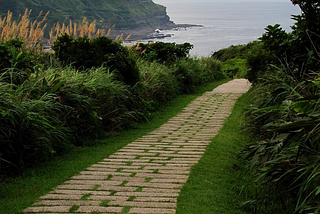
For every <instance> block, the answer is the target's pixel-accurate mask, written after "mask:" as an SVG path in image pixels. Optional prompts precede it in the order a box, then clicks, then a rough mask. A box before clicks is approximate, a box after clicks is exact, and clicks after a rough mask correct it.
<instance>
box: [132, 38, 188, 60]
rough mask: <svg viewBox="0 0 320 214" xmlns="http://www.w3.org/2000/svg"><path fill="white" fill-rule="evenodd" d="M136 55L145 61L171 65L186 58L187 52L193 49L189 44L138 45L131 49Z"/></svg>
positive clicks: (160, 43) (158, 43)
mask: <svg viewBox="0 0 320 214" xmlns="http://www.w3.org/2000/svg"><path fill="white" fill-rule="evenodd" d="M133 48H134V49H135V50H136V53H137V54H138V55H139V56H140V57H142V58H143V59H145V60H148V61H156V62H159V63H164V62H167V63H173V62H175V61H176V60H179V59H181V58H186V57H187V56H188V55H189V51H190V50H191V49H192V48H193V45H191V44H190V43H184V44H176V43H164V42H155V43H152V42H150V43H148V44H144V43H138V44H137V45H135V46H134V47H133Z"/></svg>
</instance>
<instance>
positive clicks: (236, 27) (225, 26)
mask: <svg viewBox="0 0 320 214" xmlns="http://www.w3.org/2000/svg"><path fill="white" fill-rule="evenodd" d="M154 2H155V3H157V4H161V5H164V6H165V7H167V12H168V15H169V16H170V18H171V20H172V21H174V22H175V23H176V24H197V25H203V27H193V28H187V29H179V30H169V31H163V33H164V34H170V35H172V36H171V37H168V38H163V39H153V41H164V42H176V43H184V42H189V43H191V44H193V45H194V49H193V50H192V51H191V54H192V55H196V56H209V55H210V54H212V53H213V52H215V51H217V50H219V49H221V48H226V47H229V46H230V45H238V44H246V43H248V42H251V41H254V40H256V39H258V38H259V37H260V36H261V35H262V34H263V33H264V32H265V27H266V26H267V25H274V24H280V25H281V27H282V28H283V29H285V30H286V31H290V30H291V28H290V26H292V25H293V23H294V21H293V20H292V19H291V15H293V14H294V15H297V14H300V9H299V7H298V6H293V5H292V3H291V1H290V0H154Z"/></svg>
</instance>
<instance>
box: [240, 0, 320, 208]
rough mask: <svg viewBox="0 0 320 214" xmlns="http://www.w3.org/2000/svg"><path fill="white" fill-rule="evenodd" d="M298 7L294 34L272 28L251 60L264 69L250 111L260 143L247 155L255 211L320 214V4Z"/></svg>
mask: <svg viewBox="0 0 320 214" xmlns="http://www.w3.org/2000/svg"><path fill="white" fill-rule="evenodd" d="M293 3H294V4H299V6H300V8H301V9H302V12H303V14H302V15H301V16H296V17H295V20H296V21H297V22H296V23H295V25H294V26H293V32H292V33H286V32H285V31H283V30H282V29H281V28H280V26H279V25H275V26H268V27H267V28H266V33H265V34H264V35H263V36H262V37H261V41H262V45H263V49H261V50H262V52H261V53H260V54H258V55H256V56H254V57H252V58H251V61H249V64H251V65H255V66H254V67H256V68H257V71H259V72H257V73H256V75H255V76H254V78H253V80H254V81H255V83H256V86H255V92H254V93H255V97H254V99H253V101H254V102H253V105H252V106H251V108H250V109H249V111H248V113H247V119H248V124H247V128H248V130H249V131H250V132H251V133H252V134H253V136H254V138H255V139H257V143H255V144H253V145H250V146H248V147H247V148H246V150H245V151H244V152H243V155H244V156H243V157H244V161H245V163H246V166H247V169H248V171H249V173H250V175H251V179H250V181H249V188H248V192H249V196H250V197H249V198H248V201H247V202H246V205H247V206H248V207H250V209H251V211H252V213H261V214H262V213H264V214H269V213H270V214H271V213H279V214H288V213H290V214H291V213H301V214H306V213H319V212H320V194H319V193H320V185H319V183H320V176H319V175H320V164H319V163H320V162H319V160H320V144H319V142H320V141H319V139H320V129H319V125H320V113H319V109H320V106H319V99H320V93H319V92H320V84H319V73H320V70H319V65H320V64H319V62H320V60H319V59H320V55H319V54H318V53H319V51H320V43H319V42H320V36H319V35H320V27H319V23H320V8H319V6H320V5H319V4H320V3H319V1H314V0H295V1H293ZM267 63H270V64H271V65H269V66H268V65H266V64H267Z"/></svg>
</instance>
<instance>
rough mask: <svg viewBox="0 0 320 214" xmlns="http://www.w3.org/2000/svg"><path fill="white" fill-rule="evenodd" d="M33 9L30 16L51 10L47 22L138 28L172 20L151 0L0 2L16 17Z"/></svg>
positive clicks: (1, 7)
mask: <svg viewBox="0 0 320 214" xmlns="http://www.w3.org/2000/svg"><path fill="white" fill-rule="evenodd" d="M26 8H28V9H31V10H32V13H31V19H35V18H37V16H38V15H39V13H40V11H43V12H44V13H43V15H44V14H45V13H46V12H47V11H50V15H49V17H48V25H49V27H50V26H52V25H53V24H54V23H56V22H60V23H62V22H68V21H69V20H72V21H80V20H82V18H83V17H87V18H88V20H89V21H93V20H96V21H97V24H98V25H100V26H104V27H106V28H108V27H111V26H113V25H115V27H116V28H118V29H120V28H135V27H140V26H161V25H166V24H168V23H170V21H169V17H168V16H167V14H166V8H165V7H164V6H161V5H158V4H155V3H154V2H153V1H149V0H134V1H133V0H69V1H63V0H24V1H20V0H10V1H2V2H0V15H1V16H2V17H3V16H5V15H6V14H7V11H8V10H10V11H11V12H13V14H14V16H15V17H16V18H17V17H18V15H19V14H23V13H24V11H25V9H26Z"/></svg>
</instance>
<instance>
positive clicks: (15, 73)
mask: <svg viewBox="0 0 320 214" xmlns="http://www.w3.org/2000/svg"><path fill="white" fill-rule="evenodd" d="M34 66H35V57H34V56H33V55H31V54H30V53H29V52H28V51H25V50H23V42H22V41H21V40H20V39H12V40H8V41H6V42H5V43H0V74H2V75H3V76H2V78H4V79H3V80H4V81H6V82H8V83H13V84H22V83H23V82H24V81H25V80H26V79H27V78H28V76H29V75H30V73H31V72H33V68H34Z"/></svg>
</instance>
